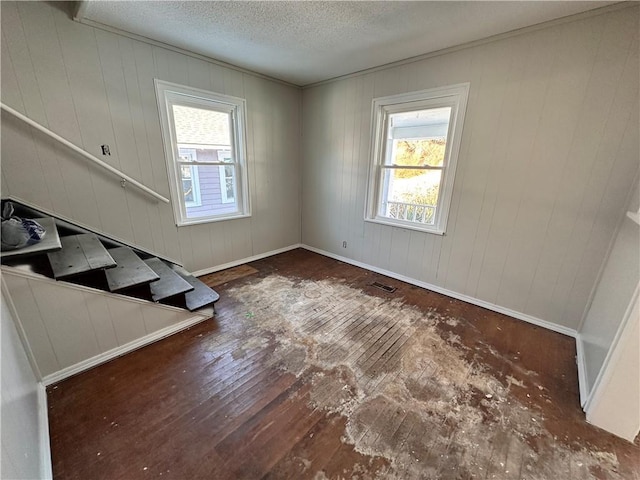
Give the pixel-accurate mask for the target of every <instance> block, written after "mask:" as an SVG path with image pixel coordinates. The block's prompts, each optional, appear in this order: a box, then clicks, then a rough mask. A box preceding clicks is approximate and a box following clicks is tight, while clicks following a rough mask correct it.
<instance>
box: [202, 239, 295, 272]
mask: <svg viewBox="0 0 640 480" xmlns="http://www.w3.org/2000/svg"><path fill="white" fill-rule="evenodd" d="M301 247H302V248H306V247H305V246H304V245H302V244H300V243H296V244H293V245H289V246H288V247H283V248H278V249H276V250H271V251H269V252H265V253H259V254H258V255H253V256H251V257H246V258H241V259H240V260H234V261H233V262H229V263H223V264H222V265H216V266H215V267H210V268H204V269H202V270H196V271H195V272H191V275H193V276H194V277H199V276H201V275H207V274H209V273H214V272H219V271H220V270H226V269H227V268H231V267H237V266H238V265H244V264H245V263H249V262H255V261H256V260H262V259H263V258H267V257H271V256H273V255H278V254H279V253H284V252H288V251H290V250H295V249H296V248H301Z"/></svg>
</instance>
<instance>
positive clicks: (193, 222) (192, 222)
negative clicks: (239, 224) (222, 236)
mask: <svg viewBox="0 0 640 480" xmlns="http://www.w3.org/2000/svg"><path fill="white" fill-rule="evenodd" d="M248 217H251V214H250V213H242V214H238V215H229V216H227V217H220V218H194V219H193V220H185V221H183V222H178V223H176V227H190V226H191V225H200V224H202V223H215V222H225V221H227V220H236V219H238V218H248Z"/></svg>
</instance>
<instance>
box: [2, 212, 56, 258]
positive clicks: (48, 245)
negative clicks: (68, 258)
mask: <svg viewBox="0 0 640 480" xmlns="http://www.w3.org/2000/svg"><path fill="white" fill-rule="evenodd" d="M34 220H35V221H36V222H38V223H39V224H40V225H42V228H44V231H45V234H44V238H43V239H42V240H40V241H39V242H38V243H35V244H33V245H27V246H26V247H22V248H17V249H16V250H7V251H4V252H1V253H0V256H2V258H3V259H4V258H8V257H18V256H26V255H35V254H40V253H45V252H52V251H55V250H60V249H61V248H62V244H61V243H60V236H59V235H58V229H57V228H56V222H55V220H54V219H53V218H51V217H47V218H34Z"/></svg>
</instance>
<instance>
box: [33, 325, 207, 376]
mask: <svg viewBox="0 0 640 480" xmlns="http://www.w3.org/2000/svg"><path fill="white" fill-rule="evenodd" d="M192 315H194V316H193V318H190V319H187V320H183V321H182V322H180V323H177V324H175V325H172V326H170V327H166V328H163V329H162V330H158V331H156V332H153V333H150V334H149V335H145V336H144V337H141V338H138V339H137V340H134V341H132V342H129V343H126V344H124V345H122V346H120V347H116V348H113V349H111V350H109V351H107V352H104V353H101V354H100V355H96V356H95V357H92V358H88V359H87V360H83V361H82V362H79V363H76V364H75V365H71V366H70V367H67V368H63V369H62V370H60V371H58V372H55V373H52V374H51V375H47V376H46V377H44V378H43V379H42V383H43V384H44V385H45V386H49V385H53V384H54V383H57V382H60V381H61V380H64V379H65V378H69V377H72V376H73V375H76V374H78V373H81V372H84V371H85V370H89V369H91V368H93V367H95V366H98V365H100V364H101V363H105V362H108V361H109V360H113V359H114V358H117V357H121V356H122V355H125V354H127V353H130V352H133V351H134V350H137V349H139V348H142V347H144V346H146V345H149V344H151V343H154V342H157V341H158V340H162V339H163V338H166V337H168V336H170V335H173V334H174V333H178V332H179V331H181V330H186V329H187V328H189V327H192V326H193V325H196V324H198V323H200V322H203V321H204V320H207V319H208V318H211V317H210V316H203V315H200V314H193V313H192Z"/></svg>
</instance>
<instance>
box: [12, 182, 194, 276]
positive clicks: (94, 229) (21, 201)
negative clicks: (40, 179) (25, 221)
mask: <svg viewBox="0 0 640 480" xmlns="http://www.w3.org/2000/svg"><path fill="white" fill-rule="evenodd" d="M6 199H7V200H13V201H16V202H19V203H22V204H24V205H26V206H27V207H31V208H35V209H36V210H40V211H41V212H42V213H45V214H46V215H48V216H50V217H55V218H59V219H60V220H63V221H65V222H68V223H71V224H73V225H76V226H78V227H80V228H84V229H85V230H89V231H90V232H93V233H95V234H97V235H100V236H103V237H105V238H108V239H109V240H113V241H114V242H118V243H122V244H124V245H126V246H128V247H131V248H134V249H136V250H140V251H141V252H144V253H148V254H149V255H153V256H154V257H158V258H160V259H162V260H166V261H168V262H171V263H175V264H176V265H180V266H181V267H183V266H184V265H183V264H182V262H181V261H179V260H175V259H173V258H170V257H167V256H166V255H162V254H159V253H156V252H153V251H151V250H149V249H148V248H146V247H141V246H140V245H136V244H135V243H132V242H131V241H129V240H124V239H122V238H119V237H116V236H114V235H111V234H110V233H105V232H103V231H102V230H100V229H97V228H95V227H92V226H89V225H87V224H84V223H81V222H79V221H78V220H74V219H72V218H69V217H65V216H64V215H61V214H59V213H54V212H53V211H51V210H48V209H46V208H44V207H41V206H39V205H36V204H34V203H31V202H29V201H27V200H24V199H22V198H20V197H16V196H15V195H9V196H8V197H6Z"/></svg>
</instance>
